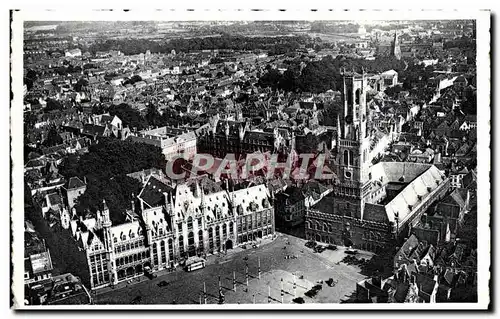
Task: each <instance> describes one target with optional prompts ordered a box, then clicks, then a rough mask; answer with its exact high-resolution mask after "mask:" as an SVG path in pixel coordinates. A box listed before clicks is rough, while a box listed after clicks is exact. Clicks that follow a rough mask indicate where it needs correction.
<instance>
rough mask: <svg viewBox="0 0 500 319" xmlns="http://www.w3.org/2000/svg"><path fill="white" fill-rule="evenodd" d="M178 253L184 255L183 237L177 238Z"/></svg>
mask: <svg viewBox="0 0 500 319" xmlns="http://www.w3.org/2000/svg"><path fill="white" fill-rule="evenodd" d="M179 253H180V254H181V256H182V255H184V237H183V236H182V235H180V236H179Z"/></svg>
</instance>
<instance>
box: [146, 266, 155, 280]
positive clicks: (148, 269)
mask: <svg viewBox="0 0 500 319" xmlns="http://www.w3.org/2000/svg"><path fill="white" fill-rule="evenodd" d="M144 275H145V276H146V277H148V278H149V279H154V278H156V277H157V275H156V274H155V273H153V270H152V269H151V267H149V266H146V267H144Z"/></svg>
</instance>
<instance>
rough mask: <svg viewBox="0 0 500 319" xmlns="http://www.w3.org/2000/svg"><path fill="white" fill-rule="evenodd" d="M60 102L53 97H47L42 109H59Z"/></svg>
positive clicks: (60, 106) (46, 110)
mask: <svg viewBox="0 0 500 319" xmlns="http://www.w3.org/2000/svg"><path fill="white" fill-rule="evenodd" d="M62 108H63V107H62V104H61V103H60V102H59V101H56V100H53V99H47V105H46V106H45V109H44V111H45V112H50V111H54V110H61V109H62Z"/></svg>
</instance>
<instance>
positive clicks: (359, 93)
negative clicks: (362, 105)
mask: <svg viewBox="0 0 500 319" xmlns="http://www.w3.org/2000/svg"><path fill="white" fill-rule="evenodd" d="M360 96H361V90H360V89H357V90H356V93H355V97H354V99H355V100H354V101H355V102H356V104H359V98H360Z"/></svg>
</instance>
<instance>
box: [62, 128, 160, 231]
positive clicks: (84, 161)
mask: <svg viewBox="0 0 500 319" xmlns="http://www.w3.org/2000/svg"><path fill="white" fill-rule="evenodd" d="M165 165H166V162H165V157H164V156H163V154H162V152H161V149H160V148H159V147H156V146H153V145H149V144H142V143H133V142H128V141H121V140H116V139H111V138H103V139H101V140H100V141H99V143H98V144H94V145H92V146H91V147H90V148H89V152H88V153H86V154H84V155H82V156H81V157H80V158H78V156H76V155H70V156H68V157H66V158H65V160H64V162H63V163H62V164H61V166H60V170H59V172H60V173H61V174H62V175H64V176H65V177H66V178H70V177H72V176H79V177H80V178H83V177H84V176H85V177H86V178H87V182H88V183H87V190H86V191H85V193H84V194H82V195H81V196H80V197H79V199H78V204H77V205H76V208H77V212H78V213H79V214H83V213H84V212H85V211H92V212H95V211H97V210H98V209H100V205H101V203H102V200H103V198H104V199H106V203H107V204H108V207H109V209H110V213H111V216H112V217H111V218H112V220H113V221H114V222H123V212H124V211H125V210H126V209H127V208H129V207H130V201H131V199H132V193H133V194H136V195H137V194H139V191H140V189H141V184H140V182H139V181H137V180H135V179H132V178H129V177H128V176H126V174H129V173H132V172H137V171H140V170H143V169H148V168H162V169H163V168H164V167H165Z"/></svg>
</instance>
